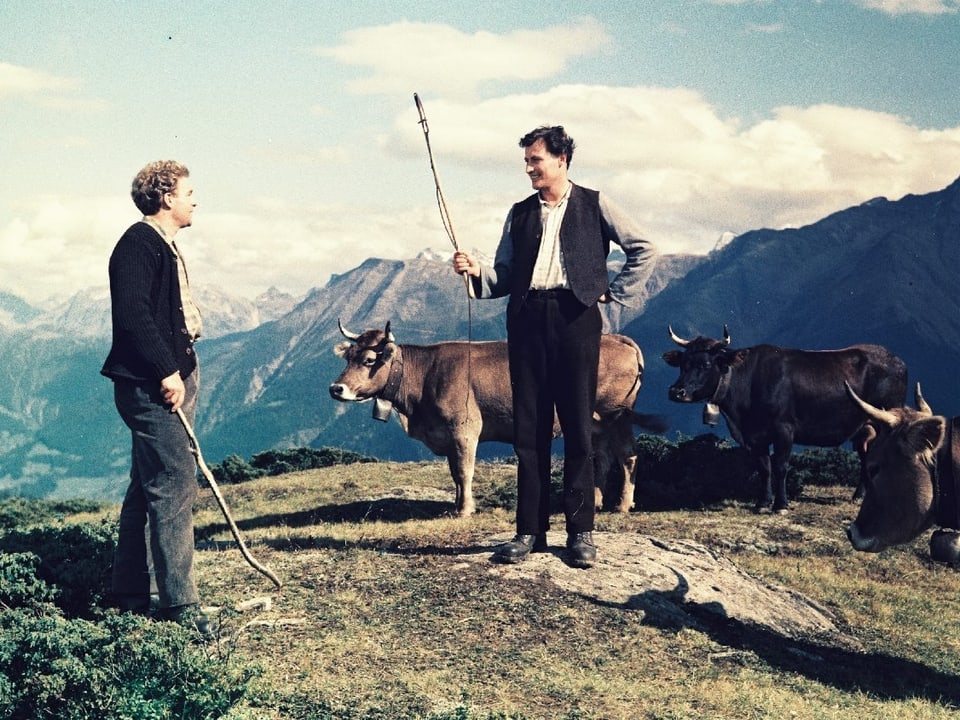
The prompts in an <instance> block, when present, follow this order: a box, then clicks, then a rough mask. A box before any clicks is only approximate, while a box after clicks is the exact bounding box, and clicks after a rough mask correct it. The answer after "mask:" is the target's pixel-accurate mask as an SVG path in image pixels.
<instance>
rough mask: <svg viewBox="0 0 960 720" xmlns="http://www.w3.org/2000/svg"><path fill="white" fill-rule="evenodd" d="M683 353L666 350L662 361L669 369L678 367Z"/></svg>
mask: <svg viewBox="0 0 960 720" xmlns="http://www.w3.org/2000/svg"><path fill="white" fill-rule="evenodd" d="M682 356H683V352H681V351H680V350H668V351H667V352H665V353H664V354H663V361H664V362H665V363H666V364H667V365H669V366H670V367H680V358H681V357H682Z"/></svg>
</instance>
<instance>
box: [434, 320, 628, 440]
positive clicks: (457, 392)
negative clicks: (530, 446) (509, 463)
mask: <svg viewBox="0 0 960 720" xmlns="http://www.w3.org/2000/svg"><path fill="white" fill-rule="evenodd" d="M432 348H433V352H432V355H431V359H430V362H431V364H432V367H431V368H430V369H429V371H428V372H427V373H426V374H427V376H428V378H429V379H428V380H427V385H428V386H429V388H430V390H431V392H432V393H433V394H435V395H436V397H437V398H438V404H439V405H441V406H442V408H443V412H444V414H445V415H446V416H448V417H453V418H456V419H457V421H458V422H466V421H468V420H469V419H470V418H471V417H473V415H472V414H475V413H479V414H480V416H481V417H482V418H483V427H482V430H481V432H480V438H479V440H480V441H481V442H485V441H497V442H506V443H512V442H513V395H512V389H511V384H510V361H509V356H508V352H507V343H506V342H505V341H502V340H501V341H487V342H472V343H468V342H462V341H452V342H444V343H437V344H436V345H434V346H432ZM642 373H643V354H642V353H641V351H640V348H639V347H638V346H637V344H636V343H635V342H634V341H633V340H632V339H631V338H629V337H626V336H624V335H615V334H604V335H601V338H600V367H599V372H598V378H597V403H596V410H597V413H599V414H600V415H602V416H611V415H615V414H617V413H618V412H619V411H621V410H624V409H632V408H633V405H634V403H635V401H636V398H637V392H638V391H639V389H640V384H641V378H642ZM468 388H469V393H468ZM554 426H555V427H554V430H555V432H556V433H557V434H559V432H560V426H559V423H557V422H556V420H555V421H554Z"/></svg>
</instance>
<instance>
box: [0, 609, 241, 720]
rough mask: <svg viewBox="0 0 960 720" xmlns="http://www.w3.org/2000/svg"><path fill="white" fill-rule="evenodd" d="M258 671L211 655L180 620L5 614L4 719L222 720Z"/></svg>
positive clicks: (0, 667) (0, 655)
mask: <svg viewBox="0 0 960 720" xmlns="http://www.w3.org/2000/svg"><path fill="white" fill-rule="evenodd" d="M255 674H256V671H255V670H253V669H249V668H248V669H243V668H238V667H234V665H233V664H232V663H230V662H219V661H215V660H214V659H212V658H210V657H208V655H207V653H206V651H205V650H204V649H203V648H202V647H199V646H196V645H193V644H192V643H191V635H190V633H189V632H188V631H186V630H184V629H183V628H181V627H179V626H178V625H176V624H175V623H155V622H152V621H149V620H146V619H144V618H139V617H136V616H132V615H109V616H106V617H105V618H103V620H102V621H101V622H99V623H93V622H89V621H87V620H79V619H78V620H66V619H64V618H63V617H61V616H59V615H56V614H45V615H40V616H37V615H35V614H33V613H28V612H23V611H17V610H11V611H8V612H4V613H0V717H3V718H9V719H10V720H21V719H22V720H28V719H33V718H40V717H51V718H53V717H55V718H58V720H113V719H116V720H121V719H125V720H126V719H129V720H134V719H135V720H166V719H167V718H195V719H196V720H205V719H206V718H210V719H211V720H212V719H214V718H221V717H223V715H224V713H225V712H226V711H227V710H229V708H230V707H232V706H233V705H234V704H236V703H237V702H238V701H239V700H240V699H241V698H242V697H243V695H244V693H245V692H246V686H247V683H248V682H249V681H250V679H252V677H254V676H255Z"/></svg>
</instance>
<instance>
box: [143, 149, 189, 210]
mask: <svg viewBox="0 0 960 720" xmlns="http://www.w3.org/2000/svg"><path fill="white" fill-rule="evenodd" d="M189 176H190V171H189V170H187V166H186V165H183V164H181V163H178V162H176V161H175V160H157V161H156V162H152V163H150V164H149V165H147V166H146V167H144V168H143V170H141V171H140V172H138V173H137V176H136V177H135V178H134V179H133V186H132V187H131V188H130V197H132V198H133V204H134V205H136V206H137V209H138V210H139V211H140V212H142V213H143V214H144V215H147V216H149V215H156V214H157V213H158V212H160V208H161V207H162V205H163V196H164V194H166V193H168V192H169V193H172V192H173V191H174V190H176V188H177V180H179V179H180V178H182V177H189Z"/></svg>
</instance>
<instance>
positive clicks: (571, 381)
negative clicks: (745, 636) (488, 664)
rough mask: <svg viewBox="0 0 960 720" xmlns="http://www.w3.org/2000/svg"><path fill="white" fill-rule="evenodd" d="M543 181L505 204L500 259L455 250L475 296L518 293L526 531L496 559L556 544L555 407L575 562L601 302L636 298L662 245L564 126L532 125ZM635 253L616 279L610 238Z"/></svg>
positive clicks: (587, 556) (513, 316)
mask: <svg viewBox="0 0 960 720" xmlns="http://www.w3.org/2000/svg"><path fill="white" fill-rule="evenodd" d="M520 147H522V148H523V149H524V163H525V166H526V173H527V176H528V177H529V178H530V181H531V184H532V186H533V189H534V190H536V192H535V193H534V194H533V195H531V196H530V197H528V198H526V199H525V200H523V201H521V202H519V203H517V204H516V205H514V206H513V207H512V208H511V210H510V212H509V214H508V215H507V220H506V224H505V225H504V229H503V234H502V236H501V239H500V244H499V246H498V247H497V252H496V257H495V260H494V264H493V267H489V266H488V265H485V264H482V263H480V262H479V261H477V260H476V259H475V258H473V257H472V256H470V255H469V254H468V253H465V252H457V253H455V254H454V258H453V269H454V270H455V271H456V272H457V273H458V274H462V273H467V274H468V275H469V276H470V283H469V286H470V293H471V296H473V297H479V298H495V297H502V296H504V295H507V294H509V296H510V301H509V303H508V305H507V342H508V346H509V356H510V383H511V386H512V389H513V423H514V441H513V442H514V449H515V451H516V454H517V460H518V465H517V535H516V537H515V538H514V539H513V541H511V542H509V543H506V544H504V545H501V546H500V547H499V548H497V550H496V552H495V555H494V557H495V559H497V560H500V561H502V562H508V563H516V562H520V561H521V560H523V559H525V558H526V557H527V555H529V554H530V553H531V552H542V551H545V550H546V549H547V540H546V533H547V530H548V529H549V524H550V458H551V446H552V441H553V415H554V408H556V412H557V416H558V417H559V419H560V427H561V430H562V431H563V440H564V461H563V508H564V515H565V517H566V525H567V543H566V545H567V550H568V553H569V561H570V564H572V565H574V566H575V567H590V566H591V565H593V564H594V562H595V561H596V557H597V548H596V545H595V544H594V542H593V536H592V532H593V522H594V477H593V457H592V455H593V444H592V439H591V424H592V418H593V406H594V400H595V398H596V393H597V366H598V363H599V357H600V333H601V330H602V326H603V322H602V318H601V314H600V309H599V306H598V303H609V302H617V303H621V304H622V305H626V306H632V305H634V304H635V296H636V294H637V291H638V290H639V289H641V288H642V287H643V286H644V284H645V283H646V281H647V279H648V278H649V276H650V273H651V272H652V271H653V265H654V260H655V258H656V255H657V250H656V248H655V247H654V245H653V244H652V243H651V242H649V241H648V240H645V239H643V238H642V237H641V235H640V233H639V231H638V230H637V227H636V225H635V224H634V223H633V222H632V221H630V219H629V218H627V216H626V215H625V214H624V213H623V212H622V211H621V210H620V209H619V208H617V207H616V206H615V205H614V204H613V203H611V202H610V200H609V199H607V198H606V196H604V195H602V194H601V193H599V192H597V191H596V190H589V189H587V188H584V187H580V186H578V185H574V184H573V183H571V182H570V180H569V179H568V178H567V172H568V170H569V167H570V161H571V160H572V159H573V150H574V147H575V144H574V142H573V138H571V137H570V136H569V135H567V133H566V132H565V131H564V129H563V127H561V126H555V127H539V128H537V129H536V130H533V131H531V132H529V133H527V134H526V135H524V136H523V138H521V140H520ZM611 242H614V243H616V244H617V245H619V246H620V247H621V248H622V249H623V252H624V253H625V254H626V256H627V259H626V262H625V263H624V264H623V266H622V268H621V269H620V272H619V274H618V275H617V276H616V277H615V278H613V280H612V281H611V280H609V276H608V274H607V264H606V261H607V255H608V254H609V251H610V243H611Z"/></svg>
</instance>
